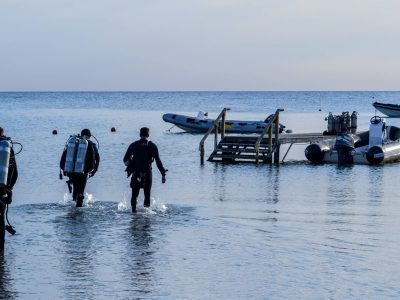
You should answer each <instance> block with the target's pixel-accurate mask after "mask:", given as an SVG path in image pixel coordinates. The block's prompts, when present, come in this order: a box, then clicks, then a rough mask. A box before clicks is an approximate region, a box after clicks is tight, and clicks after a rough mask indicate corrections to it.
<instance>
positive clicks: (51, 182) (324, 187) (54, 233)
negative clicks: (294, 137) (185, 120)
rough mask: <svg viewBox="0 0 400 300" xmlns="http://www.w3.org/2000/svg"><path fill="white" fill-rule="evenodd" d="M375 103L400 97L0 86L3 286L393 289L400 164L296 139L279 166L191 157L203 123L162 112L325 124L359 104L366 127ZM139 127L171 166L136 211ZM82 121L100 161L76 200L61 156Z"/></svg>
mask: <svg viewBox="0 0 400 300" xmlns="http://www.w3.org/2000/svg"><path fill="white" fill-rule="evenodd" d="M374 101H379V102H387V103H397V104H399V103H400V92H168V93H166V92H154V93H151V92H135V93H128V92H113V93H108V92H104V93H102V92H96V93H92V92H85V93H62V92H58V93H40V92H38V93H36V92H35V93H30V92H26V93H0V104H1V107H2V109H1V110H0V126H2V127H4V128H5V131H6V134H7V135H9V136H11V137H12V138H13V140H15V141H18V142H21V143H22V144H23V149H22V152H21V153H20V154H19V155H18V156H17V162H18V167H19V173H20V177H19V179H18V182H17V184H16V186H15V188H14V201H13V203H12V205H11V207H10V211H9V219H10V221H11V223H12V224H13V225H14V226H15V227H16V230H17V234H16V235H14V236H10V235H8V234H7V236H6V250H5V258H4V259H3V260H0V298H8V299H13V298H15V299H390V298H393V299H398V298H400V285H399V283H400V234H399V233H398V230H399V228H400V190H399V189H398V187H399V182H400V179H399V173H400V164H392V165H386V166H383V167H371V166H352V167H346V168H343V167H338V166H336V165H329V164H326V165H319V166H315V165H311V164H309V163H308V162H307V161H306V160H305V157H304V147H305V145H297V146H294V147H293V149H291V151H290V152H289V155H288V157H287V159H286V162H285V163H283V164H281V165H279V166H276V165H275V166H270V165H260V166H256V165H252V164H215V163H210V162H206V163H205V164H204V165H200V159H199V151H198V144H199V142H200V140H201V137H202V136H201V135H195V134H185V133H182V132H181V131H180V130H178V129H177V128H176V127H175V128H172V129H171V131H167V130H168V129H170V128H171V127H172V125H171V124H168V123H165V122H163V121H162V115H163V113H168V112H177V113H182V114H187V115H196V114H197V112H198V111H199V110H202V111H208V112H209V116H210V117H214V116H216V115H218V113H219V112H220V110H221V109H222V108H223V107H230V108H231V111H229V112H228V119H229V118H232V119H243V120H263V119H265V117H266V116H267V115H269V114H270V113H272V112H274V111H275V109H277V108H284V109H285V111H284V112H283V113H282V115H281V122H282V123H284V124H285V125H286V126H287V127H288V128H290V129H292V130H293V132H318V131H321V132H322V131H324V130H325V129H326V122H325V121H324V118H325V117H326V116H327V114H328V112H330V111H331V112H333V113H336V114H338V113H341V112H342V111H350V112H352V111H353V110H356V111H358V112H359V113H360V115H359V128H360V129H367V128H368V122H369V119H370V117H372V116H373V115H374V113H375V111H374V108H373V107H372V105H371V104H372V103H373V102H374ZM387 121H388V123H390V124H393V125H398V126H399V125H400V122H399V121H398V120H396V119H388V120H387ZM142 126H147V127H150V130H151V139H152V140H153V141H154V142H155V143H156V144H157V145H158V147H159V150H160V154H161V159H162V161H163V163H164V165H165V167H166V168H168V169H169V172H168V174H167V183H166V184H161V176H160V174H159V172H158V170H157V168H156V167H155V166H154V177H153V190H152V201H153V203H152V208H151V209H150V210H146V209H144V208H143V207H142V203H143V194H142V192H141V194H140V196H139V212H138V214H136V215H132V214H131V213H130V201H129V199H130V188H129V180H128V179H127V178H126V175H125V173H124V165H123V163H122V157H123V155H124V154H125V151H126V149H127V147H128V145H129V144H130V143H131V142H132V141H134V140H135V139H137V138H138V132H139V128H140V127H142ZM111 127H116V129H117V131H116V132H115V133H112V132H111V131H110V128H111ZM83 128H89V129H90V130H91V131H92V133H93V135H94V136H96V138H97V139H98V141H99V144H100V155H101V163H100V168H99V171H98V173H97V174H96V176H94V177H93V178H91V179H89V181H88V185H87V189H86V191H87V193H88V194H87V196H86V202H85V207H83V208H79V209H77V208H75V207H74V203H73V202H72V201H71V200H69V199H70V198H69V197H70V196H69V194H68V193H67V191H68V190H67V186H66V184H65V180H63V181H61V180H59V178H58V174H59V169H58V163H59V158H60V155H61V152H62V150H63V147H64V144H65V141H66V139H67V138H68V137H69V135H70V134H74V133H78V132H80V130H81V129H83ZM53 129H57V130H58V133H59V134H58V135H52V134H51V133H52V131H53ZM212 146H213V141H212V140H211V139H210V140H209V141H207V144H206V155H209V154H210V152H211V149H212ZM16 147H17V146H16ZM17 150H18V149H17Z"/></svg>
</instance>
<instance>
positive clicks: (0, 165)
mask: <svg viewBox="0 0 400 300" xmlns="http://www.w3.org/2000/svg"><path fill="white" fill-rule="evenodd" d="M11 148H12V143H11V140H10V139H9V138H6V137H0V188H1V187H5V186H6V185H7V178H8V166H9V164H10V155H11Z"/></svg>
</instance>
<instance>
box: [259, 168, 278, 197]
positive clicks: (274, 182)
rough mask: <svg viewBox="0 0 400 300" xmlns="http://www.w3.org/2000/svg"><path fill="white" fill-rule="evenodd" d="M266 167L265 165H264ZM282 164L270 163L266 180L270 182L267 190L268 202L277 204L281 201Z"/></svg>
mask: <svg viewBox="0 0 400 300" xmlns="http://www.w3.org/2000/svg"><path fill="white" fill-rule="evenodd" d="M263 167H264V166H263ZM279 170H280V166H276V165H269V166H267V175H266V177H267V178H266V180H267V182H268V184H267V185H266V187H267V189H266V190H265V200H266V202H267V203H271V202H272V203H273V204H276V203H278V202H279V195H280V178H279Z"/></svg>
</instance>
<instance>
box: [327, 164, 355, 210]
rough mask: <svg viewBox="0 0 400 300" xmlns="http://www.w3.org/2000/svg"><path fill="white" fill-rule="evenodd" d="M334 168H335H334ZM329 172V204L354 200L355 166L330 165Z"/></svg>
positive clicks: (343, 203)
mask: <svg viewBox="0 0 400 300" xmlns="http://www.w3.org/2000/svg"><path fill="white" fill-rule="evenodd" d="M332 169H333V170H332ZM329 170H332V172H329V173H328V177H329V178H328V197H327V198H328V206H330V205H334V206H335V205H336V204H342V205H345V204H347V203H348V202H354V200H355V191H354V186H355V184H354V179H355V177H356V176H355V173H356V172H357V171H355V170H354V166H353V165H350V166H330V168H329Z"/></svg>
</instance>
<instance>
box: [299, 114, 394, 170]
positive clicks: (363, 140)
mask: <svg viewBox="0 0 400 300" xmlns="http://www.w3.org/2000/svg"><path fill="white" fill-rule="evenodd" d="M305 155H306V157H307V159H308V160H309V161H311V162H313V163H322V162H331V163H337V164H340V165H346V164H370V165H378V164H384V163H391V162H396V161H399V160H400V128H398V127H395V126H386V122H385V120H384V119H382V118H380V117H378V116H374V117H372V119H371V122H370V128H369V131H365V132H362V133H359V134H352V133H347V132H345V133H340V134H338V135H337V136H336V138H332V139H327V140H324V141H322V142H319V143H314V144H311V145H309V146H307V148H306V149H305Z"/></svg>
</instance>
